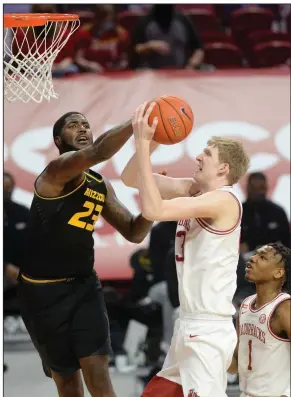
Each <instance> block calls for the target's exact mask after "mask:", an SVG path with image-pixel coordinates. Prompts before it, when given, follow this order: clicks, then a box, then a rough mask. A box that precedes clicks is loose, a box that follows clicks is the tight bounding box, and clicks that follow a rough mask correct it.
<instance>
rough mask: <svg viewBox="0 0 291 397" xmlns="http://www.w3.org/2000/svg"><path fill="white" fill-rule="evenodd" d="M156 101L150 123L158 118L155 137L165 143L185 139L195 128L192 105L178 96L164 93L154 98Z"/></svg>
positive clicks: (170, 143) (168, 143)
mask: <svg viewBox="0 0 291 397" xmlns="http://www.w3.org/2000/svg"><path fill="white" fill-rule="evenodd" d="M153 101H154V102H156V106H155V107H154V109H153V111H152V113H151V115H150V117H149V124H150V125H152V122H153V119H154V118H155V117H157V118H158V120H159V122H158V125H157V128H156V131H155V135H154V137H153V139H154V140H155V141H156V142H158V143H162V144H163V145H174V144H175V143H178V142H181V141H183V139H185V138H186V137H187V136H188V135H189V134H190V132H191V131H192V128H193V121H194V116H193V112H192V109H191V107H190V105H189V104H188V103H187V102H186V101H185V100H184V99H183V98H179V97H177V96H171V95H163V96H161V97H159V98H155V99H153Z"/></svg>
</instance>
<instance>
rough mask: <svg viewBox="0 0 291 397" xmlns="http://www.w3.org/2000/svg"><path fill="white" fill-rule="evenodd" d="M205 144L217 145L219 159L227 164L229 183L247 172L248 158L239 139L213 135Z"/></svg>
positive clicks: (233, 182)
mask: <svg viewBox="0 0 291 397" xmlns="http://www.w3.org/2000/svg"><path fill="white" fill-rule="evenodd" d="M207 145H208V146H214V147H217V149H218V156H219V161H220V162H221V163H227V164H228V165H229V174H228V182H229V183H230V184H231V185H233V184H235V183H237V182H238V180H239V179H240V178H241V177H242V176H243V175H245V174H246V173H247V171H248V168H249V166H250V159H249V156H248V155H247V153H246V152H245V150H244V147H243V145H242V143H241V142H240V141H236V140H235V139H230V138H222V137H218V136H213V137H212V138H211V139H209V141H208V142H207Z"/></svg>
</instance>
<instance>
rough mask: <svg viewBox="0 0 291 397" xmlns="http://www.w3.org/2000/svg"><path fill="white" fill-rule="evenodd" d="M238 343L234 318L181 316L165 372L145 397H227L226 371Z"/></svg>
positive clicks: (177, 323)
mask: <svg viewBox="0 0 291 397" xmlns="http://www.w3.org/2000/svg"><path fill="white" fill-rule="evenodd" d="M236 343H237V334H236V330H235V327H234V325H233V321H232V318H231V317H229V318H227V319H224V318H222V317H218V316H217V317H216V318H214V317H212V318H201V317H200V319H198V318H193V317H191V318H189V317H188V316H185V315H182V318H180V319H178V320H177V321H176V323H175V329H174V335H173V338H172V342H171V346H170V349H169V351H168V354H167V357H166V359H165V362H164V365H163V368H162V370H161V371H160V372H159V373H158V374H157V376H156V377H155V378H154V379H153V380H152V381H151V382H150V383H149V385H148V386H147V388H146V389H145V391H144V393H143V395H142V396H143V397H155V396H160V397H163V396H167V397H180V396H181V397H227V395H226V388H227V369H228V368H229V366H230V364H231V360H232V356H233V353H234V349H235V347H236ZM178 385H181V386H178ZM166 389H168V390H166ZM179 390H180V391H179Z"/></svg>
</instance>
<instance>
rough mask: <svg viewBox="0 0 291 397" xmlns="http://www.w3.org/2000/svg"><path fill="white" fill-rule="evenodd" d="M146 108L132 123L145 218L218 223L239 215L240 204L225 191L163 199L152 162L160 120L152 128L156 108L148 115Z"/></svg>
mask: <svg viewBox="0 0 291 397" xmlns="http://www.w3.org/2000/svg"><path fill="white" fill-rule="evenodd" d="M145 106H146V104H143V105H141V106H140V107H139V108H138V109H137V110H136V112H135V114H134V117H133V121H132V125H133V131H134V138H135V142H136V153H137V165H138V173H139V179H138V184H139V193H140V199H141V208H142V214H143V216H144V217H145V218H146V219H148V220H151V221H178V220H180V219H190V218H211V219H217V218H218V217H221V216H224V215H225V214H226V213H228V214H230V215H231V214H232V213H234V214H236V213H237V202H236V200H235V199H234V198H233V197H232V195H231V194H229V193H228V192H224V191H219V190H215V191H211V192H208V193H206V194H203V195H202V196H198V197H178V198H174V199H170V200H163V199H162V197H161V194H160V192H159V189H158V186H157V184H156V181H155V178H154V176H153V173H152V167H151V162H150V141H151V139H152V137H153V135H154V132H155V128H156V125H157V119H155V120H154V122H153V125H152V126H149V124H148V118H149V115H150V112H151V110H152V106H150V107H149V108H148V109H147V111H146V112H145V113H144V110H145ZM228 216H229V215H228ZM236 218H237V216H236Z"/></svg>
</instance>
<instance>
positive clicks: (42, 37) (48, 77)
mask: <svg viewBox="0 0 291 397" xmlns="http://www.w3.org/2000/svg"><path fill="white" fill-rule="evenodd" d="M79 25H80V22H79V20H73V21H58V22H51V21H47V22H46V23H45V25H43V26H37V27H34V26H30V27H27V28H26V27H25V28H23V27H17V28H7V29H5V31H4V95H5V97H6V99H7V100H8V101H10V102H13V101H16V100H20V101H22V102H25V103H26V102H29V101H30V100H33V101H35V102H38V103H39V102H41V101H42V100H43V99H46V100H48V101H49V100H50V98H58V94H57V93H56V92H55V90H54V87H53V80H52V66H53V62H54V60H55V59H56V57H57V55H58V53H59V52H60V50H61V49H62V48H63V47H64V46H65V45H66V43H67V41H68V39H69V38H70V36H71V35H72V34H73V33H74V32H75V31H76V30H77V29H78V27H79ZM19 38H21V39H19Z"/></svg>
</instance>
